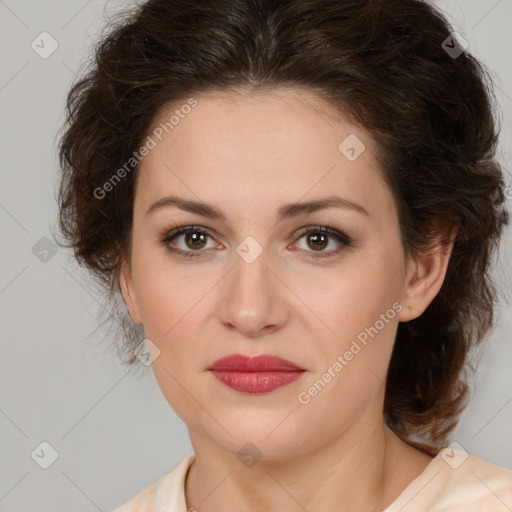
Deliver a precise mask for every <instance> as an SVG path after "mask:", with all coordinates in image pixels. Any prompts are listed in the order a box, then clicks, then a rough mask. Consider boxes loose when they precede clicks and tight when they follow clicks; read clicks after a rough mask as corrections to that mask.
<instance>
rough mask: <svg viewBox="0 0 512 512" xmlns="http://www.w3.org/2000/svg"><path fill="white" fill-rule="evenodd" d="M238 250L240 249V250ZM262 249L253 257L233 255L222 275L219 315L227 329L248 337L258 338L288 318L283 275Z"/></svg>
mask: <svg viewBox="0 0 512 512" xmlns="http://www.w3.org/2000/svg"><path fill="white" fill-rule="evenodd" d="M240 254H242V253H240ZM270 259H271V258H269V257H268V252H267V251H265V250H263V252H261V254H259V255H258V256H257V257H256V259H254V260H253V261H252V262H251V259H250V258H249V259H244V257H242V256H240V255H239V254H238V253H237V254H234V257H233V261H234V263H233V268H232V269H231V271H230V272H229V274H228V275H227V276H226V278H225V279H223V280H222V281H223V283H222V289H221V295H222V296H221V300H220V301H219V311H218V315H219V319H220V321H221V322H222V323H223V324H224V325H225V326H226V327H228V328H229V329H232V330H237V331H239V332H240V333H241V334H243V335H244V336H246V337H248V338H259V337H261V336H264V335H267V334H270V333H272V332H275V331H277V330H279V329H281V328H282V327H283V325H285V323H286V322H287V320H288V316H289V314H290V311H291V309H290V308H289V307H288V303H287V297H288V295H289V294H290V293H291V292H290V291H289V290H288V288H287V287H286V284H284V283H285V282H286V279H284V278H283V276H279V275H278V274H279V271H278V270H277V271H276V270H274V269H273V268H271V266H274V267H275V266H276V265H275V264H273V262H272V261H270Z"/></svg>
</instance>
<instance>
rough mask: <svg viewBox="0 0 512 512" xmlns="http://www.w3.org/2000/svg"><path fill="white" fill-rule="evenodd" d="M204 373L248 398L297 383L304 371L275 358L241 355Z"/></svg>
mask: <svg viewBox="0 0 512 512" xmlns="http://www.w3.org/2000/svg"><path fill="white" fill-rule="evenodd" d="M208 370H210V371H211V372H212V373H213V375H214V377H216V378H217V379H218V380H219V381H220V382H222V383H223V384H225V385H226V386H229V387H230V388H232V389H234V390H236V391H241V392H243V393H250V394H261V393H269V392H270V391H273V390H274V389H277V388H279V387H281V386H285V385H286V384H290V383H291V382H293V381H295V380H297V379H298V378H300V376H301V375H302V374H303V373H304V372H305V371H306V370H305V369H304V368H301V367H300V366H297V365H296V364H294V363H292V362H291V361H287V360H286V359H282V358H280V357H277V356H271V355H260V356H254V357H248V356H244V355H241V354H235V355H231V356H227V357H222V358H221V359H219V360H217V361H215V363H214V364H213V365H212V366H210V367H209V368H208Z"/></svg>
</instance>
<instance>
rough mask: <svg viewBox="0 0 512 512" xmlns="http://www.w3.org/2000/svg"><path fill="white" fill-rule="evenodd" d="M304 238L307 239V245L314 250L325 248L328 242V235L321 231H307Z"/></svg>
mask: <svg viewBox="0 0 512 512" xmlns="http://www.w3.org/2000/svg"><path fill="white" fill-rule="evenodd" d="M306 240H307V241H308V245H309V247H311V248H312V249H314V250H315V251H316V250H321V249H325V247H326V246H327V244H328V241H329V237H327V236H325V235H324V234H323V233H316V234H310V233H308V234H307V236H306Z"/></svg>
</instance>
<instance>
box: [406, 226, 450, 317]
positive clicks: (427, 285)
mask: <svg viewBox="0 0 512 512" xmlns="http://www.w3.org/2000/svg"><path fill="white" fill-rule="evenodd" d="M443 227H444V229H443ZM443 227H441V225H440V224H438V225H437V226H436V229H435V233H436V237H435V238H436V240H435V242H436V244H435V247H433V248H431V249H429V250H426V251H420V252H417V253H415V254H414V255H410V256H409V258H408V262H407V273H406V280H405V287H404V291H403V295H402V305H403V306H404V308H403V309H402V311H401V312H400V315H399V317H398V319H399V321H401V322H408V321H409V320H412V319H414V318H417V317H419V316H420V315H421V314H422V313H423V312H424V311H425V310H426V309H427V307H428V306H429V304H430V303H431V302H432V301H433V300H434V298H435V297H436V295H437V294H438V293H439V290H440V289H441V287H442V285H443V282H444V279H445V276H446V272H447V269H448V264H449V261H450V256H451V253H452V250H453V244H454V239H455V235H456V229H455V230H454V231H452V233H451V236H450V237H449V241H448V243H445V244H441V243H440V242H441V240H442V239H446V236H447V231H446V229H447V228H446V226H443Z"/></svg>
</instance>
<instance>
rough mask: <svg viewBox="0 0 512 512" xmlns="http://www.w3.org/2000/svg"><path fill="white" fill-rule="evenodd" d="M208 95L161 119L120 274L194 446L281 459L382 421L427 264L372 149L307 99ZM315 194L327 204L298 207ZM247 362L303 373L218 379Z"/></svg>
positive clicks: (286, 94)
mask: <svg viewBox="0 0 512 512" xmlns="http://www.w3.org/2000/svg"><path fill="white" fill-rule="evenodd" d="M195 99H196V101H197V105H196V106H195V107H193V108H191V109H187V111H188V110H190V112H189V113H187V114H186V115H183V116H182V117H180V120H179V123H176V124H175V125H174V127H173V129H172V130H168V133H166V132H165V131H164V132H163V134H162V133H160V132H162V130H160V131H157V132H154V131H153V130H155V129H156V128H157V127H158V126H159V124H160V123H161V122H165V121H168V120H169V117H170V116H171V115H172V113H173V112H174V110H175V109H176V108H179V105H178V106H173V108H172V109H169V111H168V112H166V113H165V114H164V115H162V117H161V118H160V119H157V120H155V123H154V127H153V129H152V131H153V133H158V134H159V137H156V136H155V135H152V137H153V139H154V141H155V142H156V145H155V147H153V148H152V149H150V151H149V153H148V154H147V155H146V156H145V158H144V160H143V162H142V164H141V166H140V169H139V176H138V182H137V187H136V194H135V200H134V213H133V231H132V251H131V254H130V262H129V265H128V264H127V265H126V266H125V267H124V270H123V274H122V278H121V287H122V292H123V298H124V300H125V303H126V304H127V307H128V309H129V311H130V315H131V317H132V319H133V320H134V321H135V322H137V323H142V324H143V326H144V331H145V335H146V338H148V339H150V340H151V343H153V344H154V345H155V346H156V347H158V350H159V355H158V357H157V358H156V359H155V360H154V362H153V364H152V368H153V370H154V374H155V376H156V379H157V382H158V385H159V387H160V388H161V390H162V392H163V394H164V396H165V398H166V399H167V401H168V403H169V404H170V405H171V406H172V408H173V409H174V410H175V412H176V413H177V414H178V415H179V416H180V417H181V418H182V419H183V420H184V422H185V423H186V424H187V426H188V428H189V432H190V435H191V439H192V442H193V443H194V441H195V440H198V439H203V440H206V441H207V442H211V443H212V444H214V445H215V446H217V447H221V448H224V449H226V450H228V451H230V452H232V453H236V452H237V451H238V450H240V448H241V447H242V446H244V445H245V444H246V443H247V442H251V443H252V444H254V445H255V446H257V447H258V449H259V450H260V451H261V452H262V454H263V457H265V458H268V459H279V458H282V457H285V456H290V455H291V454H299V453H300V452H304V453H305V452H307V451H311V450H316V449H318V448H319V446H321V445H323V444H326V443H329V442H335V441H336V439H337V437H339V436H340V435H343V433H345V432H348V431H349V430H350V429H354V428H355V426H356V425H362V424H363V422H365V424H367V423H368V422H367V421H366V420H368V419H369V418H372V421H373V420H376V421H382V413H381V411H382V402H383V397H384V384H383V382H384V380H385V376H386V371H387V367H388V363H389V359H390V356H391V351H392V348H393V343H394V339H395V335H396V329H397V325H398V322H399V321H403V320H407V319H409V318H407V315H410V316H411V315H412V316H414V312H413V309H414V307H416V306H414V307H412V309H411V304H412V302H410V300H411V277H412V275H413V273H414V271H415V268H416V267H414V265H412V264H411V262H410V261H409V259H408V258H406V257H405V256H404V252H403V249H402V245H401V242H400V231H399V225H398V217H397V212H396V207H395V203H394V200H393V197H392V194H391V192H390V190H389V188H388V187H387V185H386V183H385V182H384V180H383V178H382V177H381V175H380V174H379V172H378V170H377V163H376V160H375V152H374V147H373V146H372V140H371V139H370V138H369V136H368V135H367V134H366V133H365V132H363V131H362V130H361V129H360V128H358V127H356V126H353V125H351V124H349V123H348V122H347V121H344V120H343V119H341V118H338V119H336V120H335V119H334V118H332V117H331V116H330V114H329V112H328V110H327V107H326V105H325V104H323V103H322V101H321V100H320V99H319V98H317V97H316V96H315V95H314V94H313V93H310V92H308V91H301V92H300V95H299V94H298V93H297V92H295V91H293V90H286V89H283V90H280V91H274V92H272V93H270V92H268V93H265V94H259V95H256V94H249V95H246V96H240V95H238V94H235V93H231V94H227V93H224V94H212V93H211V94H208V95H207V94H205V95H204V96H196V97H195ZM347 137H349V139H348V141H346V142H345V143H344V144H342V146H341V149H340V148H339V146H340V144H341V143H342V142H343V141H344V140H345V139H347ZM356 137H357V138H356ZM159 138H161V140H159ZM363 144H364V150H363V151H362V152H361V150H362V149H363ZM151 145H152V144H151ZM350 147H353V148H354V151H350V149H347V148H350ZM354 157H355V158H354ZM170 196H173V197H174V198H178V199H180V200H182V201H189V202H194V203H206V204H207V205H208V207H209V210H206V211H205V209H204V208H203V209H200V208H197V207H194V208H193V207H191V203H189V208H187V207H186V206H182V207H179V206H178V205H177V203H176V202H174V203H173V202H171V201H169V200H167V201H166V200H165V198H169V197H170ZM326 198H331V199H333V201H332V202H331V203H330V205H329V204H327V205H325V204H323V203H322V202H323V201H325V199H326ZM312 201H315V202H316V201H320V206H319V207H318V208H315V207H310V208H300V207H296V208H285V207H286V206H287V205H292V204H298V205H301V204H303V203H309V202H312ZM157 202H159V205H157V206H154V205H155V203H157ZM322 204H323V206H322ZM212 212H216V213H217V214H220V216H219V215H213V214H212ZM183 227H190V230H189V232H188V233H176V229H177V228H183ZM327 227H328V231H327V232H325V229H326V228H327ZM307 230H311V232H309V233H308V232H306V231H307ZM322 230H324V231H323V232H322ZM427 299H428V298H427ZM408 301H409V302H408ZM423 305H424V306H426V304H423ZM420 307H421V305H420ZM233 354H242V355H245V356H255V355H261V354H267V355H273V356H278V357H281V358H283V359H286V360H288V361H291V362H292V363H294V364H295V365H297V366H299V367H300V368H301V369H303V370H304V371H302V372H300V374H299V375H298V378H297V379H296V380H294V381H292V382H289V383H288V384H285V385H282V386H280V387H277V388H276V389H274V390H272V391H268V392H262V393H250V392H246V391H240V390H236V389H233V388H231V387H230V386H228V385H226V384H224V383H223V382H221V381H219V380H218V379H217V378H216V377H215V375H214V373H213V372H212V371H211V370H209V368H211V366H212V365H213V363H215V361H217V360H218V359H220V358H222V357H225V356H229V355H233Z"/></svg>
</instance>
